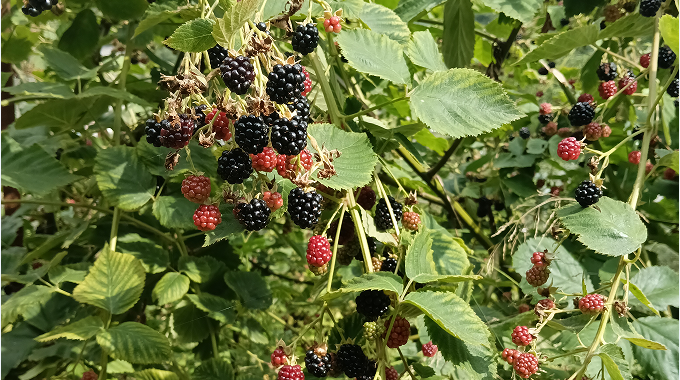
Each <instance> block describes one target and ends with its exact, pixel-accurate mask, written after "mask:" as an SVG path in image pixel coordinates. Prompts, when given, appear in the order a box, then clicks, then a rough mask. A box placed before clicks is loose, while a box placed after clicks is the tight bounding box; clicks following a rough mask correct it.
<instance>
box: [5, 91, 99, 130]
mask: <svg viewBox="0 0 680 380" xmlns="http://www.w3.org/2000/svg"><path fill="white" fill-rule="evenodd" d="M100 99H101V98H89V99H84V100H83V99H55V100H50V101H47V102H44V103H41V104H38V105H37V106H35V107H33V108H31V109H30V110H29V111H27V112H26V113H24V114H23V115H21V117H19V119H18V120H17V121H16V128H17V129H24V128H30V127H37V126H39V127H47V128H51V129H53V130H63V131H66V130H68V131H71V130H73V129H75V130H76V131H81V130H82V127H83V125H85V124H87V123H89V122H90V121H93V120H94V117H95V116H94V115H97V114H101V112H103V111H104V109H103V108H102V106H106V107H108V105H109V104H110V102H109V100H108V99H105V100H106V104H103V103H100V102H101V100H100Z"/></svg>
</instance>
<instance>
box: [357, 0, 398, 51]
mask: <svg viewBox="0 0 680 380" xmlns="http://www.w3.org/2000/svg"><path fill="white" fill-rule="evenodd" d="M359 18H360V19H361V21H363V22H364V23H365V24H366V25H368V28H369V29H371V30H372V31H373V32H375V33H378V34H384V35H386V36H387V37H389V38H391V39H393V40H395V41H397V42H399V43H400V44H404V43H406V42H407V41H408V40H409V37H410V36H411V31H410V30H409V29H408V25H407V24H406V23H405V22H404V21H402V20H401V19H400V18H399V16H397V14H396V13H394V11H393V10H391V9H389V8H387V7H385V6H382V5H380V4H374V3H366V4H364V6H363V7H362V9H361V15H360V16H359Z"/></svg>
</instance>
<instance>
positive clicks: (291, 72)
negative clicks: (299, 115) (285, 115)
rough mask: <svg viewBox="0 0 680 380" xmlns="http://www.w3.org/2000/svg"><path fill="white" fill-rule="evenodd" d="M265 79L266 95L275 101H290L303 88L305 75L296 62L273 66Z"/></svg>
mask: <svg viewBox="0 0 680 380" xmlns="http://www.w3.org/2000/svg"><path fill="white" fill-rule="evenodd" d="M267 79H268V80H267V95H269V98H270V99H271V100H272V101H273V102H276V103H280V104H286V103H291V102H293V101H294V100H295V98H297V97H298V96H300V94H302V91H304V89H305V75H304V74H303V73H302V66H300V64H298V63H296V64H294V65H276V66H274V68H272V71H271V72H270V73H269V75H268V76H267Z"/></svg>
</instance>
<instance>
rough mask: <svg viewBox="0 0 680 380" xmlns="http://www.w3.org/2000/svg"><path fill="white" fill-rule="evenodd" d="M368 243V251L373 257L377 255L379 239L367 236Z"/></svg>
mask: <svg viewBox="0 0 680 380" xmlns="http://www.w3.org/2000/svg"><path fill="white" fill-rule="evenodd" d="M395 216H396V215H395ZM366 242H367V243H368V251H369V252H370V253H371V255H373V254H375V253H376V252H377V251H378V239H376V238H374V237H373V236H366Z"/></svg>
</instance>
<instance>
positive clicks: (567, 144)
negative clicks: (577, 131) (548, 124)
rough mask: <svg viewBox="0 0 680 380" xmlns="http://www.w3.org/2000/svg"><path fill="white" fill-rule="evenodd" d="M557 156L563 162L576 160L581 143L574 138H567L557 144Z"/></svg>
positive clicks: (579, 153) (579, 152)
mask: <svg viewBox="0 0 680 380" xmlns="http://www.w3.org/2000/svg"><path fill="white" fill-rule="evenodd" d="M557 155H558V156H559V157H560V158H561V159H563V160H565V161H571V160H577V159H578V158H579V156H580V155H581V143H580V142H579V141H578V140H576V138H574V137H567V138H566V139H564V140H562V141H560V142H559V144H557Z"/></svg>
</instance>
